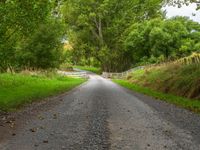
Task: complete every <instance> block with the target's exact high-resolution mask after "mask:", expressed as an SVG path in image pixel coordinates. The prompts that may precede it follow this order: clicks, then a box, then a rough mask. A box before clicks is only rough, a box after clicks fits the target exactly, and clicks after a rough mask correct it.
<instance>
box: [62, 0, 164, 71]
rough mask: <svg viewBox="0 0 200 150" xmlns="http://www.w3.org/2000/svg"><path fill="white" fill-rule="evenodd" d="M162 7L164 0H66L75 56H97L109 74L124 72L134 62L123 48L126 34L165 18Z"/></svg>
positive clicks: (66, 12) (65, 11)
mask: <svg viewBox="0 0 200 150" xmlns="http://www.w3.org/2000/svg"><path fill="white" fill-rule="evenodd" d="M160 7H161V1H160V0H146V1H141V0H123V1H121V0H100V1H96V0H87V1H85V0H78V1H77V0H66V2H65V5H64V8H63V12H64V18H65V21H66V23H67V24H68V36H69V39H70V41H71V43H72V45H73V48H74V50H75V53H78V54H79V53H80V52H81V54H82V55H83V54H84V55H86V56H85V57H90V56H93V57H95V59H96V60H98V61H99V62H100V63H101V65H102V68H103V69H104V70H106V71H121V70H124V69H127V68H128V67H130V61H131V60H132V58H131V55H129V53H130V52H129V51H124V50H123V47H122V41H123V38H122V37H123V36H122V35H123V33H124V31H125V30H126V29H127V28H128V27H129V26H130V25H131V24H132V23H133V22H143V21H144V20H149V19H151V18H155V17H159V16H161V13H160ZM82 51H84V52H82ZM78 54H76V56H77V55H78Z"/></svg>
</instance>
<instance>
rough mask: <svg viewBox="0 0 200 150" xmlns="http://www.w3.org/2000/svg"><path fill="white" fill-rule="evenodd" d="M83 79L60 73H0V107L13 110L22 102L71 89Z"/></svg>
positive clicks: (25, 102) (4, 109)
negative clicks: (32, 74)
mask: <svg viewBox="0 0 200 150" xmlns="http://www.w3.org/2000/svg"><path fill="white" fill-rule="evenodd" d="M85 81H86V79H82V78H72V77H64V76H60V75H53V76H51V77H47V76H43V75H34V76H31V75H23V74H0V84H1V86H0V109H1V110H3V111H11V110H15V109H17V108H19V107H20V106H23V105H24V104H27V103H31V102H33V101H37V100H39V99H43V98H46V97H49V96H53V95H56V94H59V93H62V92H65V91H68V90H71V89H72V88H74V87H76V86H78V85H80V84H82V83H83V82H85Z"/></svg>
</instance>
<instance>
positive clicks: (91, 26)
mask: <svg viewBox="0 0 200 150" xmlns="http://www.w3.org/2000/svg"><path fill="white" fill-rule="evenodd" d="M184 3H186V4H187V3H189V1H181V0H180V1H179V0H178V1H174V0H171V1H170V0H168V1H163V0H145V1H141V0H123V1H121V0H99V1H96V0H87V1H86V0H51V1H49V0H31V1H20V0H3V1H0V15H1V16H2V17H1V18H0V62H1V63H0V71H1V72H6V71H11V72H13V71H20V70H24V69H33V70H35V69H36V70H37V69H52V68H58V67H59V66H60V65H61V64H63V63H68V64H72V65H90V66H97V67H101V68H102V70H104V71H109V72H118V71H123V70H126V69H129V68H131V67H133V66H137V65H144V64H149V63H160V62H163V61H168V60H174V59H177V58H180V57H183V56H188V55H190V54H191V53H193V52H198V51H199V50H200V24H199V23H197V22H193V21H192V20H190V19H189V18H186V17H174V18H171V19H166V17H165V12H163V11H162V9H161V8H162V7H163V6H164V5H178V6H179V7H181V5H184ZM197 9H198V5H197ZM66 41H67V42H66ZM64 43H68V44H69V45H70V47H72V49H71V48H70V49H69V50H66V49H64V46H63V45H64Z"/></svg>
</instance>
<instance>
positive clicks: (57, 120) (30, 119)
mask: <svg viewBox="0 0 200 150" xmlns="http://www.w3.org/2000/svg"><path fill="white" fill-rule="evenodd" d="M65 149H66V150H110V149H111V150H165V149H166V150H199V149H200V116H199V115H196V114H193V113H191V112H189V111H186V110H183V109H180V108H176V107H175V106H173V105H170V104H167V103H165V102H162V101H157V100H154V99H152V98H150V97H147V96H144V95H141V94H138V93H134V92H131V91H129V90H126V89H124V88H122V87H120V86H118V85H116V84H114V83H113V82H111V81H110V80H107V79H103V78H102V77H100V76H97V75H90V79H89V81H88V82H87V83H85V84H83V85H82V86H80V87H78V88H76V89H74V90H73V91H71V92H68V93H65V94H63V95H60V96H58V97H54V98H51V99H49V100H47V101H43V102H40V103H35V104H33V105H31V106H29V107H28V108H25V110H22V111H19V112H17V113H13V114H10V115H8V116H6V117H5V116H2V117H1V122H0V150H65Z"/></svg>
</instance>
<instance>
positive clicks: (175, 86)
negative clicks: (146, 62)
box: [128, 64, 200, 100]
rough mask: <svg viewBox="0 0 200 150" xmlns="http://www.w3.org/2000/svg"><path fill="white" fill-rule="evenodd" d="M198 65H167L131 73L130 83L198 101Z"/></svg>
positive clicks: (199, 81)
mask: <svg viewBox="0 0 200 150" xmlns="http://www.w3.org/2000/svg"><path fill="white" fill-rule="evenodd" d="M199 75H200V66H199V64H189V65H180V64H169V65H164V66H158V67H152V68H149V69H145V70H138V71H135V72H133V73H132V74H131V75H130V76H129V77H128V80H129V81H130V82H131V83H135V84H137V85H140V86H143V87H148V88H151V89H154V90H156V91H159V92H163V93H168V94H173V95H177V96H182V97H185V98H190V99H197V100H200V76H199Z"/></svg>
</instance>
